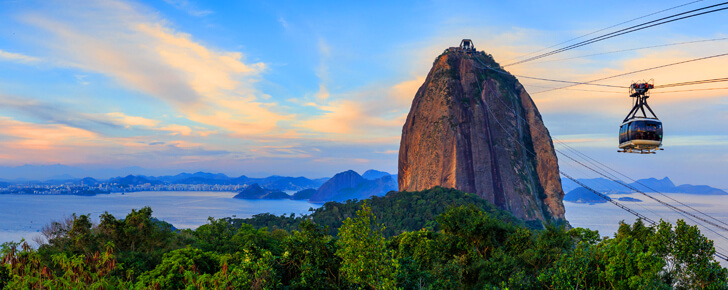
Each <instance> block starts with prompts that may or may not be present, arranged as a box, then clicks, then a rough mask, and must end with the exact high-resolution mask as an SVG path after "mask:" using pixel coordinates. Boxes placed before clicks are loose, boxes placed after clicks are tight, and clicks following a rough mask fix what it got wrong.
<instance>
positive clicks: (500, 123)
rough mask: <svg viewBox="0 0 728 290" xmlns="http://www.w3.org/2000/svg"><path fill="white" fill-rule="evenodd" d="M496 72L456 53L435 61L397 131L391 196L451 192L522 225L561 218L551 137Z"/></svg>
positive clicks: (520, 93) (508, 79)
mask: <svg viewBox="0 0 728 290" xmlns="http://www.w3.org/2000/svg"><path fill="white" fill-rule="evenodd" d="M499 67H500V66H499V65H498V64H497V63H496V62H495V61H494V60H493V58H492V57H491V56H490V55H487V54H485V53H483V52H476V53H464V52H461V51H458V50H457V49H450V50H446V52H445V53H443V54H442V55H440V56H439V57H438V58H437V59H436V60H435V62H434V64H433V67H432V69H431V70H430V73H429V74H428V75H427V78H426V79H425V82H424V84H422V86H421V87H420V89H419V90H418V91H417V94H416V95H415V98H414V100H413V101H412V107H411V109H410V112H409V115H408V116H407V121H406V123H405V124H404V127H403V128H402V139H401V143H400V148H399V173H398V182H399V190H400V191H419V190H425V189H428V188H432V187H434V186H442V187H448V188H455V189H458V190H462V191H465V192H470V193H475V194H477V195H479V196H481V197H483V198H485V199H486V200H488V201H490V202H492V203H494V204H495V205H497V206H498V207H500V208H502V209H506V210H508V211H510V212H511V213H513V214H514V215H515V216H517V217H519V218H521V219H523V220H526V221H541V222H543V221H560V220H564V205H563V203H562V200H563V197H564V192H563V191H562V189H561V180H560V179H559V170H558V163H557V159H556V154H555V152H554V148H553V143H552V141H551V136H550V135H549V132H548V130H547V129H546V127H545V126H544V124H543V121H542V120H541V115H540V114H539V112H538V109H537V108H536V105H535V104H534V103H533V100H532V99H531V97H530V96H529V95H528V93H527V92H526V90H525V89H524V88H523V86H522V85H521V84H520V83H519V82H518V80H517V79H516V78H515V77H514V76H512V75H510V74H509V73H507V72H504V71H496V70H494V69H496V68H499ZM489 68H493V69H489Z"/></svg>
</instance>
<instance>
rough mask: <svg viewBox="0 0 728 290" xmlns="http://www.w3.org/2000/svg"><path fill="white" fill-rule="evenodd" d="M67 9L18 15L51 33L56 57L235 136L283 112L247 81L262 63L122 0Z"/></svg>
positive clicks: (264, 129) (272, 122)
mask: <svg viewBox="0 0 728 290" xmlns="http://www.w3.org/2000/svg"><path fill="white" fill-rule="evenodd" d="M74 8H76V9H75V10H74V9H69V10H61V12H65V13H66V14H64V13H56V14H54V15H46V14H33V15H29V16H27V17H26V18H25V19H26V21H27V22H28V23H31V24H33V25H35V26H37V27H39V28H41V29H43V30H46V31H48V32H50V33H52V34H53V35H54V36H55V38H56V40H55V41H53V42H49V45H50V46H51V48H52V49H53V51H54V54H55V57H57V58H58V62H59V63H68V64H71V65H73V66H75V67H78V68H81V69H83V70H87V71H91V72H96V73H100V74H103V75H106V76H109V77H111V78H112V79H114V80H116V81H117V82H119V83H120V84H122V85H124V86H125V87H127V88H129V89H132V90H136V91H140V92H143V93H145V94H147V95H149V96H151V97H154V98H159V99H161V100H164V101H165V102H167V103H169V104H170V105H172V106H174V107H175V108H177V109H178V110H179V111H180V112H181V113H182V114H183V115H185V117H186V118H188V119H190V120H192V121H195V122H199V123H202V124H206V125H209V126H214V127H219V128H222V129H224V130H227V131H229V132H231V133H233V134H235V135H239V136H246V135H251V134H263V133H268V134H269V133H271V131H274V130H276V129H277V128H278V125H277V123H278V122H280V121H283V120H288V119H290V118H291V116H290V115H284V114H279V113H276V112H274V110H276V106H277V104H276V103H266V102H263V101H261V100H260V99H262V98H261V97H259V95H261V94H260V93H259V92H258V91H256V90H255V88H254V86H253V84H254V83H255V82H256V78H257V77H258V76H259V75H260V74H261V73H262V72H263V71H264V70H265V69H266V65H265V64H264V63H261V62H257V63H246V62H245V61H244V56H243V55H242V53H240V52H230V51H223V50H218V49H213V48H210V47H208V46H206V45H204V44H202V43H200V42H197V41H195V40H194V39H193V37H192V36H191V35H189V34H185V33H182V32H178V31H175V30H174V29H172V28H169V27H168V26H167V22H166V21H165V20H164V19H160V18H159V17H158V16H156V15H154V14H151V13H144V12H140V11H143V9H142V8H139V7H136V6H134V5H131V4H128V3H122V2H116V1H100V2H95V3H94V4H92V5H85V4H84V5H78V6H74ZM89 10H93V11H94V12H93V13H91V12H90V11H89ZM69 11H70V12H69ZM86 12H88V13H86ZM111 35H113V37H112V36H111Z"/></svg>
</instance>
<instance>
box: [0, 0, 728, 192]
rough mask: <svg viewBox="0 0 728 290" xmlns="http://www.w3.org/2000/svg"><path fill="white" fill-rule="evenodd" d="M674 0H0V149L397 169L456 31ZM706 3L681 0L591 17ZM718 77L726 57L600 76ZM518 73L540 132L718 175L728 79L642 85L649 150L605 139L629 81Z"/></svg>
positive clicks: (554, 22)
mask: <svg viewBox="0 0 728 290" xmlns="http://www.w3.org/2000/svg"><path fill="white" fill-rule="evenodd" d="M690 2H693V1H687V0H686V1H643V2H640V3H639V5H638V6H639V7H637V5H635V3H634V2H633V1H601V2H593V1H558V2H553V1H458V2H452V1H365V2H364V1H259V2H253V1H193V0H187V1H185V0H165V1H121V0H119V1H115V0H100V1H23V0H0V7H1V8H0V27H3V29H0V166H21V165H24V164H33V165H49V164H63V165H69V166H77V167H83V168H127V167H141V168H146V169H149V170H154V171H155V172H160V173H169V174H173V173H179V172H183V171H187V172H189V171H209V172H221V173H225V174H228V175H231V176H239V175H241V174H246V175H252V176H256V175H270V174H277V175H292V176H306V177H311V178H315V177H323V176H331V175H333V174H335V173H337V172H341V171H345V170H348V169H354V170H357V171H359V172H360V173H361V172H363V171H364V170H366V169H371V168H373V169H378V170H384V171H388V172H391V173H396V171H397V154H398V148H399V139H400V134H401V130H402V125H403V124H404V120H405V118H406V115H407V112H408V111H409V107H410V105H411V101H412V99H413V97H414V95H415V92H416V91H417V89H418V88H419V87H420V86H421V85H422V83H423V81H424V79H425V77H426V75H427V73H428V71H429V69H430V68H431V65H432V61H433V60H434V59H435V57H437V56H438V55H439V54H440V53H441V52H442V51H443V50H444V49H445V48H447V47H450V46H456V45H458V44H459V43H460V40H461V39H463V38H470V39H472V40H473V42H474V44H475V45H476V47H477V48H478V49H479V50H484V51H486V52H488V53H490V54H492V55H493V56H494V58H495V60H496V61H498V62H500V63H501V64H507V63H510V62H512V61H513V60H514V59H518V58H519V57H523V56H524V55H527V54H529V53H532V52H534V51H546V50H544V49H546V48H549V47H552V46H553V45H555V44H558V43H561V42H563V41H566V40H570V39H573V38H575V37H578V36H581V35H584V34H586V33H590V32H593V31H596V30H599V29H602V28H605V27H609V26H612V25H615V24H618V23H621V22H625V21H628V20H632V19H635V18H639V17H641V16H644V15H647V14H651V13H653V12H658V11H660V10H664V9H667V8H670V7H674V6H678V5H681V4H686V3H690ZM716 3H718V2H717V1H695V3H690V4H688V5H685V6H684V7H680V8H677V9H674V10H670V11H666V12H662V13H658V14H655V15H653V16H649V17H645V18H641V19H640V20H636V21H634V22H630V23H627V24H625V25H622V26H619V27H615V28H612V29H608V30H605V31H603V32H601V33H606V32H610V31H613V30H616V29H620V28H624V27H627V26H628V25H634V24H638V23H641V22H643V21H646V20H651V19H656V18H659V17H664V16H668V15H671V14H674V13H677V12H682V11H686V10H690V9H695V8H700V7H703V6H708V5H711V4H716ZM727 16H728V11H721V12H717V13H712V14H707V15H703V16H699V17H694V18H690V19H685V20H682V21H676V22H673V23H670V24H666V25H661V26H657V27H653V28H649V29H645V30H642V31H640V32H635V33H630V34H627V35H623V36H619V37H615V38H612V39H609V40H606V41H602V42H599V43H595V44H592V45H588V46H584V47H582V48H578V49H574V50H570V51H568V52H565V53H560V54H556V55H554V56H550V57H547V58H544V59H543V60H538V61H532V62H528V63H524V64H522V65H514V66H508V67H506V69H507V70H508V71H510V72H512V73H514V74H518V75H525V76H533V77H548V78H554V79H562V80H570V81H588V80H592V79H597V78H601V77H607V76H611V75H616V74H620V73H624V72H630V71H636V70H639V69H642V68H648V67H654V66H659V65H663V64H668V63H673V62H677V61H682V60H688V59H693V58H697V57H704V56H710V55H715V54H720V53H725V52H727V51H728V40H714V41H708V42H701V43H693V44H683V45H673V46H663V47H659V48H651V49H643V50H637V51H628V52H619V53H611V54H605V55H598V56H591V57H581V56H584V55H589V54H598V53H603V52H610V51H616V50H624V49H631V48H639V47H644V46H655V45H663V44H672V43H678V42H689V41H698V40H713V39H720V38H728V22H726V21H725V19H726V17H727ZM599 34H600V33H597V34H594V35H599ZM553 48H556V47H552V48H551V49H553ZM723 77H728V57H723V58H714V59H710V60H705V61H697V62H692V63H688V64H684V65H679V66H673V67H669V68H664V69H657V70H652V71H648V72H644V73H639V74H632V75H628V76H624V77H619V78H613V79H610V80H607V81H604V82H603V83H607V84H612V85H620V86H627V85H628V84H629V83H630V82H631V81H634V80H640V79H654V80H655V84H656V85H659V84H668V83H676V82H684V81H692V80H703V79H713V78H723ZM521 82H522V83H523V84H524V86H525V87H526V90H527V91H528V92H529V93H531V96H532V98H533V99H534V101H535V103H536V105H537V106H538V108H539V110H540V112H541V114H542V116H543V119H544V122H545V124H546V126H547V127H548V129H549V131H550V132H551V135H552V136H553V137H554V138H556V139H557V140H560V141H563V142H566V143H567V144H569V145H570V146H572V147H574V148H576V149H578V150H580V151H581V152H584V153H585V154H588V155H589V156H591V157H593V158H595V159H596V160H599V161H600V162H603V163H605V164H607V165H609V166H610V167H613V168H615V169H619V170H620V171H622V172H624V173H626V174H628V175H630V176H633V177H635V178H645V177H660V178H661V177H664V176H669V177H670V178H671V179H672V180H673V181H674V182H675V183H676V184H682V183H693V184H709V185H713V186H717V187H721V188H728V180H727V179H725V178H724V177H725V176H726V173H728V170H727V169H726V164H728V128H727V127H726V124H728V114H726V112H728V90H705V91H693V92H675V93H659V92H658V91H655V93H653V94H652V97H651V98H650V100H649V102H650V105H651V107H652V108H653V109H654V110H655V113H656V114H657V116H658V117H660V119H661V120H662V121H663V124H664V127H665V138H664V142H663V145H664V148H665V150H664V151H660V152H659V153H658V154H655V155H635V154H619V153H617V152H616V151H617V150H616V145H617V144H616V143H617V133H618V129H619V125H620V123H621V121H622V119H623V118H624V116H625V115H626V114H627V112H628V111H629V109H631V104H630V99H629V98H628V97H627V92H626V91H621V90H620V89H612V88H606V89H604V88H599V87H585V86H579V87H574V88H571V89H569V90H556V91H552V92H545V93H539V91H543V90H546V89H548V88H553V87H559V86H561V84H556V83H549V82H543V81H537V80H530V79H521ZM725 86H726V85H725V84H721V83H716V84H709V85H700V86H692V87H681V88H680V89H686V88H688V89H693V88H696V89H697V88H700V89H703V88H721V87H725ZM587 89H588V90H590V91H583V90H587ZM677 89H678V88H676V89H675V90H677ZM595 90H598V91H601V92H596V91H595ZM606 91H609V92H606ZM664 91H666V92H667V90H664ZM620 93H621V94H620ZM558 146H560V145H558V143H557V148H558ZM560 163H561V164H562V165H561V166H562V168H564V169H565V170H572V169H571V165H570V164H567V163H566V162H565V161H564V160H563V158H562V162H560ZM576 170H577V169H576V168H574V169H573V172H574V175H577V176H579V177H588V176H587V174H584V175H583V176H580V175H579V172H578V171H576Z"/></svg>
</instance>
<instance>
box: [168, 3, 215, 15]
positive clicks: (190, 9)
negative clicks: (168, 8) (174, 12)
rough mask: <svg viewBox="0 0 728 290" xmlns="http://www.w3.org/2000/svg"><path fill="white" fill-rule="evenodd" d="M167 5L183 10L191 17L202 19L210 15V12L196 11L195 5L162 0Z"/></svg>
mask: <svg viewBox="0 0 728 290" xmlns="http://www.w3.org/2000/svg"><path fill="white" fill-rule="evenodd" d="M164 2H166V3H167V4H169V5H172V6H174V8H177V9H179V10H183V11H185V12H187V13H188V14H190V15H192V16H197V17H203V16H207V15H210V14H212V13H213V12H212V11H210V10H204V9H198V8H197V7H196V6H195V5H193V4H192V3H190V2H189V1H187V0H164Z"/></svg>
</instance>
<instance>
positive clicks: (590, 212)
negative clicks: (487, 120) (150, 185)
mask: <svg viewBox="0 0 728 290" xmlns="http://www.w3.org/2000/svg"><path fill="white" fill-rule="evenodd" d="M234 195H235V193H234V192H199V191H190V192H184V191H182V192H180V191H147V192H132V193H126V194H123V195H122V194H120V193H113V194H108V195H97V196H91V197H87V196H71V195H7V194H6V195H0V243H3V242H7V241H19V240H20V239H21V238H25V239H26V240H29V241H32V239H33V237H36V236H39V235H40V233H39V231H40V229H41V227H42V226H43V225H46V224H48V223H49V222H51V221H53V220H60V219H62V218H63V217H65V216H70V215H71V214H73V213H77V214H91V217H92V218H93V220H94V221H95V222H98V220H99V215H100V214H102V213H103V212H104V211H108V212H109V213H111V214H113V215H115V216H116V217H117V218H123V217H125V216H126V215H127V214H128V213H129V212H130V211H131V209H140V208H142V207H144V206H150V207H151V208H152V210H153V211H154V213H153V216H154V217H156V218H159V219H161V220H164V221H167V222H169V223H171V224H172V225H174V226H175V227H177V228H193V229H194V228H196V227H198V226H200V225H203V224H205V223H206V222H207V218H208V217H210V216H211V217H214V218H223V217H232V216H233V215H235V216H236V217H239V218H246V217H251V216H253V215H255V214H258V213H265V212H269V213H272V214H276V215H280V214H289V213H295V214H296V215H301V214H306V213H308V211H309V209H310V208H317V207H319V206H320V204H312V203H308V202H306V201H295V200H243V199H233V198H232V197H233V196H234ZM667 195H668V196H669V197H671V198H673V199H675V200H678V201H680V202H682V203H684V204H686V205H689V206H690V207H693V208H695V209H697V210H700V211H702V212H704V213H706V214H709V215H711V216H713V217H715V218H717V219H718V220H720V221H722V222H725V223H728V196H725V195H723V196H700V195H687V194H667ZM611 196H612V197H613V198H619V197H623V196H629V197H633V198H637V199H640V200H642V202H621V203H622V204H624V205H626V206H627V207H629V208H631V209H633V210H635V211H637V212H640V213H642V214H644V215H646V216H647V217H649V218H651V219H653V220H655V221H659V219H664V220H667V221H670V222H672V223H673V224H674V223H675V221H677V219H678V218H681V219H684V220H686V222H688V223H689V224H694V223H693V222H692V221H690V220H688V219H686V218H685V217H683V216H681V215H680V214H678V213H675V212H674V211H672V210H671V209H669V208H667V207H665V206H663V205H660V204H659V203H657V202H655V201H653V200H650V199H648V198H646V197H644V196H642V195H639V194H628V195H611ZM656 197H658V198H660V199H661V200H667V199H666V198H664V197H661V196H659V195H656ZM670 203H671V204H676V203H675V202H672V201H670ZM564 206H565V207H566V219H567V220H568V221H569V222H570V223H571V225H572V226H574V227H583V228H590V229H593V230H598V231H599V233H600V234H601V235H602V236H610V237H611V236H613V235H614V233H615V232H616V231H617V229H618V228H619V223H620V221H625V222H627V223H630V224H631V223H633V222H634V221H635V219H636V218H635V216H633V215H632V214H630V213H628V212H626V211H624V210H622V209H620V208H618V207H617V206H615V205H613V204H611V203H602V204H591V205H590V204H578V203H571V202H564ZM681 208H682V207H681ZM700 230H701V232H702V233H703V235H705V236H706V237H708V238H710V239H712V240H713V241H715V246H716V249H717V250H718V251H720V252H723V253H727V254H728V240H727V239H725V238H722V237H720V236H719V235H718V233H720V234H721V235H723V236H728V233H725V232H721V231H719V230H718V229H714V230H715V231H716V232H717V233H715V232H711V231H709V230H707V229H705V228H702V227H700ZM31 244H32V245H34V243H32V242H31ZM721 264H722V265H723V266H724V267H728V262H725V261H723V262H722V263H721Z"/></svg>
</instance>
